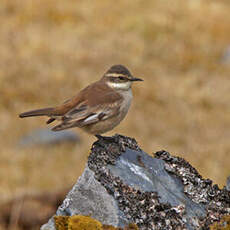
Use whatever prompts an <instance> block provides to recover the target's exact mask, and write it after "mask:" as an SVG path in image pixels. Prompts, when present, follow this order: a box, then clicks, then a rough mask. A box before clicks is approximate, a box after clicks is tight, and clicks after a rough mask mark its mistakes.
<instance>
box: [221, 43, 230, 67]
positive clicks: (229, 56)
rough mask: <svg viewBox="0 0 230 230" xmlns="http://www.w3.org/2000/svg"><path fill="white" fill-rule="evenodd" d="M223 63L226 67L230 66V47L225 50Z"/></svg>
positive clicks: (222, 58)
mask: <svg viewBox="0 0 230 230" xmlns="http://www.w3.org/2000/svg"><path fill="white" fill-rule="evenodd" d="M221 63H223V64H226V65H228V64H230V45H228V46H227V47H226V48H225V50H224V52H223V55H222V57H221Z"/></svg>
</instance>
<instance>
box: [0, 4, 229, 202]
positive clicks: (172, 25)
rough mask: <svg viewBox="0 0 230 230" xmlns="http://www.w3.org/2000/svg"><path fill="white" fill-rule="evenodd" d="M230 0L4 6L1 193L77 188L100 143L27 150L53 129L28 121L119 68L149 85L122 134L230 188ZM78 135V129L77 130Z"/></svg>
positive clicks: (86, 140) (141, 89)
mask: <svg viewBox="0 0 230 230" xmlns="http://www.w3.org/2000/svg"><path fill="white" fill-rule="evenodd" d="M229 11H230V4H229V1H219V0H209V1H208V0H206V1H202V0H193V1H184V0H174V1H160V0H158V1H157V0H154V1H150V0H145V1H140V0H132V1H131V0H128V1H121V0H119V1H116V4H114V2H113V1H106V0H101V1H97V2H91V1H87V0H84V1H77V2H76V1H74V0H68V1H62V0H36V1H29V0H3V1H2V2H1V8H0V19H1V26H0V34H1V36H0V50H1V51H0V92H1V97H0V111H1V113H0V120H1V126H0V133H1V134H0V135H1V138H0V146H1V160H0V175H1V177H0V178H1V179H0V197H1V199H6V198H8V197H11V196H15V195H16V194H18V193H20V192H25V191H31V190H52V189H58V188H61V187H64V186H68V185H70V184H72V183H74V182H75V181H76V178H77V176H78V175H80V174H81V172H82V170H83V168H84V165H85V162H86V159H87V155H88V153H89V149H90V146H91V144H92V142H93V141H94V137H89V136H88V135H87V134H84V133H81V132H80V134H81V135H82V139H83V141H82V143H81V144H80V145H76V146H69V145H62V146H58V147H50V148H42V147H41V148H38V147H37V148H35V147H34V148H28V149H19V148H17V146H16V142H17V140H18V139H19V138H20V137H21V136H23V135H24V134H26V133H27V132H29V131H31V130H33V129H35V128H40V127H45V124H44V122H45V119H43V118H37V119H36V118H34V119H26V120H19V119H18V117H17V114H18V113H19V112H23V111H26V110H29V109H34V108H40V107H45V106H51V105H53V104H58V103H60V102H62V101H64V100H65V99H67V98H68V97H70V96H72V95H73V94H75V93H76V92H77V91H78V90H79V89H81V88H82V87H84V86H86V85H87V84H89V83H90V82H92V81H95V80H96V79H98V78H100V76H101V75H102V74H103V73H104V72H105V71H106V70H107V68H108V67H109V66H110V65H112V64H115V63H121V64H124V65H127V66H128V67H129V68H130V69H131V71H132V72H133V74H134V75H136V76H140V77H142V78H144V79H145V81H144V83H143V84H138V85H136V86H135V87H134V96H135V100H134V103H133V105H132V109H131V111H130V112H129V115H128V116H127V118H126V120H125V121H124V122H123V123H122V124H121V125H120V126H119V127H117V128H116V129H115V130H114V131H113V132H110V133H109V135H110V134H113V133H115V132H116V133H122V134H124V135H128V136H132V137H135V138H136V139H137V141H138V142H139V144H140V145H141V146H142V148H143V149H144V150H145V151H147V152H148V153H152V152H155V151H158V150H161V149H166V150H168V151H170V152H171V153H173V154H175V155H180V156H182V157H184V158H185V159H187V160H188V161H189V162H190V163H191V164H192V165H193V166H194V167H196V168H197V169H198V170H199V171H200V173H201V174H202V175H203V176H204V177H209V178H211V179H213V180H214V182H215V183H218V184H219V185H223V184H224V183H225V179H226V177H227V176H228V175H229V174H230V169H229V165H230V157H229V153H230V141H229V139H230V93H229V92H230V84H229V71H230V66H229V65H223V64H221V62H220V58H221V55H222V53H223V51H224V50H225V48H226V46H227V45H228V44H229V38H230V27H229V25H230V17H229ZM76 132H78V129H76Z"/></svg>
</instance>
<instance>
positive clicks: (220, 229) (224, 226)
mask: <svg viewBox="0 0 230 230" xmlns="http://www.w3.org/2000/svg"><path fill="white" fill-rule="evenodd" d="M210 230H230V216H224V217H222V218H221V220H220V222H218V223H217V222H215V223H214V224H213V225H211V226H210Z"/></svg>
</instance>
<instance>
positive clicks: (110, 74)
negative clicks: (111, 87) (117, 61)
mask: <svg viewBox="0 0 230 230" xmlns="http://www.w3.org/2000/svg"><path fill="white" fill-rule="evenodd" d="M106 76H107V77H119V76H124V77H125V75H124V74H122V73H108V74H106Z"/></svg>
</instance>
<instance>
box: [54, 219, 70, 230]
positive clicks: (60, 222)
mask: <svg viewBox="0 0 230 230" xmlns="http://www.w3.org/2000/svg"><path fill="white" fill-rule="evenodd" d="M68 220H69V216H54V222H55V227H56V229H57V230H68Z"/></svg>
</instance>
